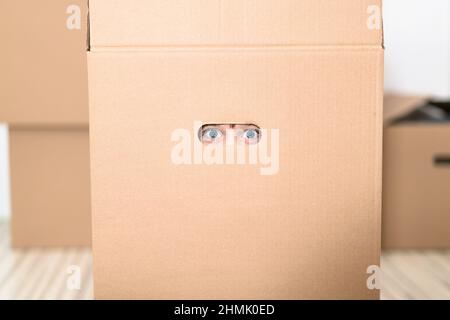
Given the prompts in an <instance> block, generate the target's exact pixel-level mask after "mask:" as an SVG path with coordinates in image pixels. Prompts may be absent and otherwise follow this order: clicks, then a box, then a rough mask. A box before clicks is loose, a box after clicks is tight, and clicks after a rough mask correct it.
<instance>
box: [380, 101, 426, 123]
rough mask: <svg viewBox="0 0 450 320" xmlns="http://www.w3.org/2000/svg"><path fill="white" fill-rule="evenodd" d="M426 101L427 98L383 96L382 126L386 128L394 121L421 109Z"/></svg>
mask: <svg viewBox="0 0 450 320" xmlns="http://www.w3.org/2000/svg"><path fill="white" fill-rule="evenodd" d="M428 100H429V98H428V97H419V96H400V95H385V97H384V125H385V126H387V125H389V124H391V123H392V122H394V121H395V120H397V119H399V118H401V117H404V116H406V115H407V114H409V113H411V112H413V111H414V110H416V109H418V108H420V107H423V106H424V105H425V104H426V102H427V101H428Z"/></svg>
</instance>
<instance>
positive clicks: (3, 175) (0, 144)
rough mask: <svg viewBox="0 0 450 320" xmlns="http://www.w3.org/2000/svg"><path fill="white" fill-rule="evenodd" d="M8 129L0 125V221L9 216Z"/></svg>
mask: <svg viewBox="0 0 450 320" xmlns="http://www.w3.org/2000/svg"><path fill="white" fill-rule="evenodd" d="M8 163H9V161H8V128H7V126H6V125H3V124H0V221H1V220H4V219H6V218H8V217H9V215H10V211H11V210H10V201H9V195H10V192H9V166H8Z"/></svg>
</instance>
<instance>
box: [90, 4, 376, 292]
mask: <svg viewBox="0 0 450 320" xmlns="http://www.w3.org/2000/svg"><path fill="white" fill-rule="evenodd" d="M164 3H167V2H164ZM177 3H179V2H177ZM188 3H189V4H192V3H196V2H191V1H189V2H188ZM206 3H211V5H213V8H211V9H210V10H209V11H208V8H209V7H208V6H207V7H206V8H204V11H202V12H201V13H199V12H196V11H195V10H194V9H195V8H196V7H195V6H194V5H192V6H189V5H176V4H175V2H172V1H171V2H169V3H168V4H167V8H166V10H165V11H162V12H163V13H162V14H161V17H160V19H159V20H158V21H163V20H164V21H165V18H168V21H170V24H168V25H167V27H171V26H172V27H174V28H175V24H176V23H178V21H179V20H178V19H177V20H176V21H174V20H173V19H169V18H172V14H173V15H175V16H179V15H180V14H181V15H182V16H183V17H185V16H184V14H185V13H186V12H185V11H182V12H181V11H180V6H181V7H182V8H183V9H192V10H193V12H194V13H195V14H194V13H193V14H192V20H190V19H188V20H187V21H184V22H183V21H182V22H181V23H182V25H184V24H190V23H192V22H193V21H201V19H200V20H198V18H199V15H200V17H201V18H204V19H209V18H210V14H209V13H213V12H214V15H213V17H216V15H215V13H216V12H215V11H214V10H215V9H217V8H216V7H215V5H216V4H217V3H219V2H216V1H211V2H202V4H206ZM295 3H300V2H295ZM314 3H316V5H315V4H313V1H301V4H302V5H304V6H305V7H307V8H311V9H314V8H315V9H317V8H318V7H321V6H323V5H324V4H325V2H324V1H319V2H317V1H314ZM317 3H318V4H317ZM327 3H330V5H331V7H332V8H334V9H337V8H338V7H339V8H340V6H339V5H341V6H342V7H343V8H347V9H349V8H351V9H352V10H350V11H346V12H345V13H344V11H343V10H340V11H337V12H333V13H330V14H329V15H327V17H328V18H331V17H334V18H332V22H331V23H330V24H331V25H332V26H333V27H337V28H338V30H339V31H338V32H337V34H338V35H337V36H336V37H332V38H328V36H326V35H325V34H326V32H327V30H328V27H330V25H329V24H327V25H326V26H325V27H324V29H322V30H321V32H319V31H317V32H313V35H312V37H310V38H307V35H306V33H304V32H303V33H300V34H299V37H298V38H292V37H291V36H289V35H294V34H295V32H294V31H296V30H298V29H297V28H295V27H296V26H297V25H294V23H298V27H299V28H306V27H307V26H308V24H309V28H311V29H312V30H314V26H316V24H315V22H314V23H313V22H312V21H316V20H317V19H318V20H320V21H322V19H325V17H323V16H319V15H318V12H317V11H314V10H313V11H312V13H311V12H308V13H307V15H305V19H306V20H307V21H308V22H307V24H305V25H303V23H304V22H305V21H303V20H304V19H303V20H302V19H296V20H295V22H294V21H291V20H290V19H289V18H287V19H286V21H290V22H289V23H292V24H289V23H288V24H286V25H283V28H286V29H285V30H284V31H286V32H279V31H280V30H278V29H276V26H275V24H272V22H275V21H270V24H267V25H263V26H264V27H262V29H261V30H264V31H265V32H264V33H259V32H260V30H257V29H256V28H251V25H249V24H247V23H244V21H241V20H240V21H238V22H236V24H234V23H233V24H232V25H231V26H230V25H228V24H227V26H230V27H229V28H228V27H227V28H224V29H223V33H221V34H223V35H226V34H228V32H235V31H236V32H238V34H237V35H235V36H230V37H228V36H226V40H227V41H232V43H233V44H234V43H238V44H239V45H241V44H242V43H243V42H241V41H240V40H241V39H243V37H244V33H245V32H247V33H246V37H247V38H246V39H248V41H250V42H253V40H256V41H257V42H259V43H265V44H270V43H272V42H273V43H293V44H298V43H307V42H310V40H314V41H315V42H316V43H317V42H322V44H323V45H324V46H323V47H320V48H317V47H315V48H313V47H307V46H292V47H288V48H286V47H284V46H281V47H280V46H269V45H268V46H263V47H252V48H246V47H233V46H230V47H209V46H202V47H196V46H185V44H186V43H192V42H193V41H194V40H197V39H198V38H197V37H198V36H199V35H198V34H196V33H195V32H194V30H195V29H192V28H191V29H189V28H188V29H187V31H186V32H182V33H179V30H178V29H177V31H176V32H175V31H174V32H172V31H170V30H171V29H170V28H162V29H158V30H163V31H161V32H162V34H159V33H158V35H160V36H161V37H164V39H169V40H170V42H174V43H177V44H178V43H180V44H182V45H183V46H181V47H177V46H176V47H164V45H167V43H169V42H167V41H164V39H163V40H161V39H162V38H158V37H157V36H155V34H153V32H152V31H148V30H149V29H148V28H142V26H143V25H139V26H140V27H138V24H139V23H144V22H143V21H144V19H143V18H144V17H148V19H147V20H148V21H152V20H153V19H151V17H152V12H154V8H155V7H154V6H158V8H159V7H163V2H162V1H154V2H144V1H133V2H132V3H130V2H129V1H101V0H100V1H91V9H92V11H91V27H92V31H93V32H92V34H91V45H92V47H91V52H89V53H88V67H89V86H90V121H91V166H92V205H93V254H94V285H95V296H96V298H97V299H107V298H108V299H110V298H113V299H116V298H121V299H136V298H137V299H307V298H311V299H313V298H322V299H333V298H350V299H376V298H378V296H379V295H378V291H376V290H375V291H370V290H368V288H367V286H366V280H367V277H368V275H367V274H366V270H367V268H368V267H369V266H370V265H379V255H380V227H381V221H380V216H381V213H380V211H381V201H380V199H381V142H382V141H381V140H382V83H383V50H382V47H381V33H380V32H376V34H377V35H378V36H374V37H372V36H369V35H367V37H361V38H358V41H357V42H358V43H359V42H360V41H359V40H361V41H363V40H364V41H367V42H368V43H372V42H373V43H378V46H376V47H374V48H372V47H366V46H349V47H346V46H339V47H333V46H332V45H334V44H336V43H335V41H334V40H336V39H340V38H341V39H342V40H344V39H346V40H348V43H353V42H355V41H356V40H355V37H354V34H355V33H352V32H351V33H349V34H348V38H346V34H345V33H343V32H342V30H346V26H347V21H350V20H352V21H354V20H356V21H361V19H360V18H361V16H362V13H361V15H360V14H359V9H363V8H362V7H361V3H362V2H361V1H331V2H330V1H328V2H327ZM350 3H351V5H350ZM222 4H223V5H227V4H229V5H233V8H235V9H236V10H237V9H239V8H240V7H239V4H240V6H241V9H244V8H245V7H248V6H257V4H260V5H261V6H263V7H264V8H265V9H268V8H270V9H273V10H274V11H275V12H277V11H276V10H281V11H280V12H277V14H278V15H274V16H277V17H279V18H281V17H285V16H286V15H287V17H291V15H290V14H291V10H287V9H290V8H291V6H292V5H294V2H292V1H282V2H281V5H280V2H275V1H262V2H255V1H240V2H239V4H238V3H237V2H222ZM317 6H318V7H317ZM119 9H124V10H119ZM213 9H214V10H213ZM252 12H254V13H256V18H255V19H262V17H263V14H262V13H261V16H259V14H258V12H267V11H258V10H255V11H252ZM365 12H366V10H365V9H364V10H363V13H365ZM336 13H337V14H336ZM311 14H312V16H310V15H311ZM274 16H270V17H274ZM264 17H266V18H267V19H272V18H269V16H268V15H264ZM194 18H195V19H194ZM110 20H116V21H127V22H130V23H131V22H132V21H135V22H134V24H132V25H131V26H130V25H129V24H128V23H118V24H117V26H119V25H121V26H122V28H120V29H117V28H113V27H112V26H111V24H110V23H109V21H110ZM149 23H150V22H149ZM155 23H157V22H155ZM365 26H366V24H365V21H364V25H363V27H364V28H365ZM194 27H195V26H193V28H194ZM246 27H248V28H246ZM265 27H267V29H266V28H265ZM363 27H361V28H360V29H358V30H360V31H361V33H359V31H358V30H357V31H354V32H356V33H357V34H360V35H362V34H363V32H362V30H363ZM111 28H112V29H111ZM272 28H274V29H272ZM108 30H109V31H108ZM202 30H203V29H202ZM244 30H246V31H245V32H244ZM107 31H108V32H107ZM205 32H206V34H205V35H206V37H205V38H204V41H205V43H206V42H207V43H209V42H211V43H213V44H217V42H216V38H215V36H216V34H209V31H205ZM322 33H323V37H322V38H321V37H319V36H318V34H322ZM166 36H167V37H166ZM303 37H305V38H304V39H303ZM375 38H376V39H375ZM153 40H154V41H156V42H155V43H158V44H161V45H162V47H159V46H156V47H151V48H150V47H143V48H139V49H137V48H134V46H135V45H136V44H137V43H138V42H140V43H141V44H144V45H146V44H149V43H152V42H154V41H153ZM297 40H298V41H297ZM328 40H330V42H329V43H328ZM343 42H344V43H345V42H346V41H343ZM105 44H106V45H108V46H109V45H112V44H120V45H123V46H122V47H120V48H113V47H102V46H103V45H105ZM329 45H331V46H329ZM196 120H199V121H204V122H205V123H208V122H210V123H252V124H255V125H258V126H259V127H261V128H266V129H279V130H280V145H279V148H280V154H279V156H280V168H279V169H280V170H279V173H278V174H275V175H273V176H262V175H260V171H259V166H254V165H185V166H177V165H175V164H173V162H172V161H171V152H172V148H173V147H174V142H172V141H171V133H172V132H173V131H174V130H176V129H178V128H185V129H187V130H191V131H192V132H191V134H192V135H195V133H194V131H193V130H192V127H193V124H194V121H196ZM194 139H195V138H194ZM349 146H351V147H349Z"/></svg>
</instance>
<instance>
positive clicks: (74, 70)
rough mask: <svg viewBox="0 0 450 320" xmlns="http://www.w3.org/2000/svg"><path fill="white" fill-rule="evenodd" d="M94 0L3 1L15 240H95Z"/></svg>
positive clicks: (3, 112) (3, 101)
mask: <svg viewBox="0 0 450 320" xmlns="http://www.w3.org/2000/svg"><path fill="white" fill-rule="evenodd" d="M86 26H87V2H86V1H84V0H70V1H69V0H39V1H35V0H33V1H32V0H14V1H3V0H2V1H1V2H0V38H1V39H2V50H1V51H0V70H1V74H0V90H1V91H0V121H1V122H6V123H8V124H9V128H10V133H9V135H10V143H9V145H10V168H11V197H12V208H11V209H12V244H13V246H15V247H27V246H66V245H76V246H83V245H89V244H90V188H89V133H88V99H87V71H86V57H85V50H86V33H87V30H86V29H87V28H86Z"/></svg>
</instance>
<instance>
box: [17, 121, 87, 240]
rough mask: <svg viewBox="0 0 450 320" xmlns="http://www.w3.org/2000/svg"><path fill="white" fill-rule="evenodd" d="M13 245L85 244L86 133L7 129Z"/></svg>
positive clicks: (66, 130)
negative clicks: (8, 137) (8, 131)
mask: <svg viewBox="0 0 450 320" xmlns="http://www.w3.org/2000/svg"><path fill="white" fill-rule="evenodd" d="M9 135H10V166H11V197H12V212H13V214H12V245H13V247H16V248H17V247H48V246H51V247H62V246H89V245H90V243H91V220H90V219H91V215H90V186H89V179H90V177H89V134H88V129H87V128H86V127H80V128H31V129H30V128H15V127H13V128H11V130H10V134H9Z"/></svg>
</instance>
